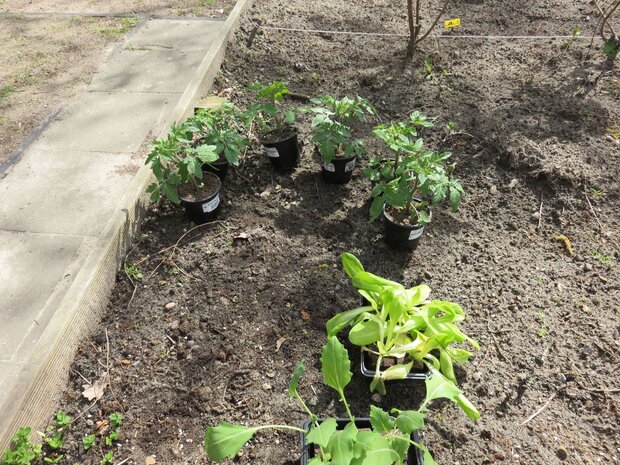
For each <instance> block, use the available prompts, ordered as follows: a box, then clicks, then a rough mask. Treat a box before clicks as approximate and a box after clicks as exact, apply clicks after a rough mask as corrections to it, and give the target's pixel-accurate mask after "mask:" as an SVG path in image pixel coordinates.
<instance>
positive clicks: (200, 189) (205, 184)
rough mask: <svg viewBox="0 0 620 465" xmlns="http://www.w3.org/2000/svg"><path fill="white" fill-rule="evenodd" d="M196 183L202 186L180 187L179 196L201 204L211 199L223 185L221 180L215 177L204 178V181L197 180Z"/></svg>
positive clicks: (188, 185) (187, 185)
mask: <svg viewBox="0 0 620 465" xmlns="http://www.w3.org/2000/svg"><path fill="white" fill-rule="evenodd" d="M196 182H200V183H201V184H200V185H199V186H197V187H196V186H193V185H191V184H185V185H181V186H179V195H180V196H181V198H183V199H185V200H188V201H190V202H199V201H201V200H203V199H206V198H209V197H211V196H212V195H213V194H215V193H216V192H217V191H218V190H219V189H220V187H221V185H222V184H221V182H220V181H219V179H218V178H216V177H213V176H203V178H202V180H196Z"/></svg>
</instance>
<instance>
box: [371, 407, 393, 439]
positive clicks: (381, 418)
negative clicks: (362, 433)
mask: <svg viewBox="0 0 620 465" xmlns="http://www.w3.org/2000/svg"><path fill="white" fill-rule="evenodd" d="M370 424H371V425H372V430H373V431H375V432H377V433H385V432H387V431H391V430H393V429H394V418H392V416H391V415H390V414H389V413H387V412H386V411H385V410H382V409H380V408H379V407H376V406H374V405H371V406H370Z"/></svg>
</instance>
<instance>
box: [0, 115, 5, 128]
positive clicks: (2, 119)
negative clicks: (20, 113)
mask: <svg viewBox="0 0 620 465" xmlns="http://www.w3.org/2000/svg"><path fill="white" fill-rule="evenodd" d="M6 122H7V119H6V117H4V116H0V126H1V125H3V124H4V123H6Z"/></svg>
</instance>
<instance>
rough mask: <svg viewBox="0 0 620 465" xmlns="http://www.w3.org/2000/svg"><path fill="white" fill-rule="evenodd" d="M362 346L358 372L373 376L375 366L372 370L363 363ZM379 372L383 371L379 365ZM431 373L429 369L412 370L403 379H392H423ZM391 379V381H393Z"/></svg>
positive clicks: (368, 376)
mask: <svg viewBox="0 0 620 465" xmlns="http://www.w3.org/2000/svg"><path fill="white" fill-rule="evenodd" d="M364 347H365V346H364ZM364 347H360V372H361V373H362V375H363V376H365V377H366V378H374V377H375V373H376V368H375V370H372V369H370V368H368V367H367V366H366V363H365V353H366V351H365V350H364ZM381 373H383V371H382V370H381V367H379V375H381ZM432 375H433V373H432V372H431V371H430V370H428V371H425V372H414V373H412V372H411V371H410V372H409V373H407V376H406V377H405V378H404V379H402V380H393V381H406V380H425V379H426V378H430V377H431V376H432ZM393 381H391V382H393Z"/></svg>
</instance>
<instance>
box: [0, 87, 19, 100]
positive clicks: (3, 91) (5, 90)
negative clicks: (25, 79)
mask: <svg viewBox="0 0 620 465" xmlns="http://www.w3.org/2000/svg"><path fill="white" fill-rule="evenodd" d="M13 92H15V86H12V85H11V84H7V85H6V86H2V87H0V100H2V99H5V98H7V97H8V96H9V95H11V94H12V93H13Z"/></svg>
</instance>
